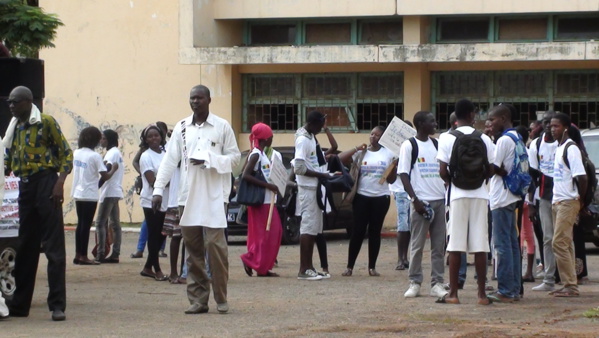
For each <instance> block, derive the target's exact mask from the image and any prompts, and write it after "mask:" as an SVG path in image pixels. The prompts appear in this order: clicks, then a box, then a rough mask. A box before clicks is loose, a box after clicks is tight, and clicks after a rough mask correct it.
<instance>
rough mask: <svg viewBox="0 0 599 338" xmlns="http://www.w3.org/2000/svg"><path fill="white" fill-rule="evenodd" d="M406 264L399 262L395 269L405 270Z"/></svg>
mask: <svg viewBox="0 0 599 338" xmlns="http://www.w3.org/2000/svg"><path fill="white" fill-rule="evenodd" d="M405 269H406V266H405V265H404V263H403V262H402V263H397V265H396V266H395V270H405Z"/></svg>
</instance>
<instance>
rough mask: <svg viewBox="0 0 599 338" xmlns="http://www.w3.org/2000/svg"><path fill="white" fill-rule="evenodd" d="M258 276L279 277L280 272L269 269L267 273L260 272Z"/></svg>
mask: <svg viewBox="0 0 599 338" xmlns="http://www.w3.org/2000/svg"><path fill="white" fill-rule="evenodd" d="M258 277H279V274H278V273H276V272H272V271H268V272H267V273H265V274H263V275H261V274H258Z"/></svg>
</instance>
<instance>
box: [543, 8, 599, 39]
mask: <svg viewBox="0 0 599 338" xmlns="http://www.w3.org/2000/svg"><path fill="white" fill-rule="evenodd" d="M573 18H577V19H580V18H596V19H597V20H599V13H591V14H589V13H581V14H578V15H577V14H558V15H554V16H553V18H552V19H553V20H552V21H553V27H552V32H551V33H552V36H553V40H552V41H559V42H568V41H589V40H592V39H594V38H579V39H575V38H559V37H558V29H559V20H560V19H573ZM597 39H598V40H599V35H598V36H597Z"/></svg>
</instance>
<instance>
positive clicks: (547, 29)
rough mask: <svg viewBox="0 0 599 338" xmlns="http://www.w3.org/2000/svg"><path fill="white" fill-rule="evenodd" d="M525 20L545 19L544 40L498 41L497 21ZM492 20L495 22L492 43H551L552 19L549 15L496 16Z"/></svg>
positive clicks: (498, 26)
mask: <svg viewBox="0 0 599 338" xmlns="http://www.w3.org/2000/svg"><path fill="white" fill-rule="evenodd" d="M526 19H546V20H547V26H546V27H545V38H544V39H506V40H500V39H499V28H500V25H499V21H500V20H526ZM493 20H494V21H495V32H494V35H493V41H492V42H500V43H518V42H547V41H552V34H551V29H552V27H553V25H552V18H551V16H549V15H507V16H504V15H497V16H494V17H493Z"/></svg>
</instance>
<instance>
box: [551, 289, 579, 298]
mask: <svg viewBox="0 0 599 338" xmlns="http://www.w3.org/2000/svg"><path fill="white" fill-rule="evenodd" d="M553 296H554V297H578V296H580V293H579V292H578V291H576V290H572V289H570V288H564V289H562V290H558V291H555V292H553Z"/></svg>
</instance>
